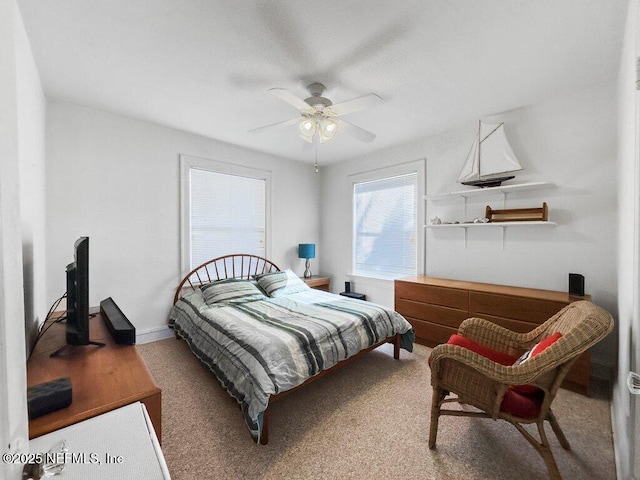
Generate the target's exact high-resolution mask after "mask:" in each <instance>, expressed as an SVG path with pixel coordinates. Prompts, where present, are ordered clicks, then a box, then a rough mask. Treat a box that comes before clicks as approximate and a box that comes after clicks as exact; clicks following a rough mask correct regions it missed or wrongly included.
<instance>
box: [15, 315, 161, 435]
mask: <svg viewBox="0 0 640 480" xmlns="http://www.w3.org/2000/svg"><path fill="white" fill-rule="evenodd" d="M49 321H52V320H49ZM89 331H90V332H91V337H92V338H93V339H94V340H98V341H100V342H104V343H105V346H104V347H91V348H88V349H86V350H82V349H69V350H67V351H66V352H65V354H64V355H60V356H58V357H57V358H51V357H50V356H49V355H50V354H51V352H53V351H55V350H59V349H60V346H61V345H64V344H65V343H66V338H65V326H64V325H63V324H62V323H58V324H55V325H52V326H51V329H50V330H48V331H47V333H46V334H45V335H43V336H42V338H41V339H40V341H39V342H38V344H37V345H36V346H35V348H34V350H33V352H32V354H31V358H30V359H29V361H28V362H27V386H28V387H31V386H34V385H38V384H40V383H44V382H49V381H51V380H54V379H56V378H60V377H69V378H71V386H72V389H73V392H72V393H73V395H72V401H71V405H69V406H68V407H66V408H62V409H60V410H57V411H55V412H51V413H47V414H46V415H43V416H42V417H38V418H34V419H32V420H29V438H35V437H39V436H41V435H44V434H46V433H49V432H53V431H54V430H58V429H60V428H63V427H66V426H68V425H72V424H75V423H78V422H81V421H83V420H86V419H88V418H91V417H95V416H97V415H100V414H101V413H105V412H110V411H111V410H115V409H117V408H120V407H122V406H124V405H128V404H130V403H135V402H138V401H139V402H142V403H144V404H145V406H146V408H147V410H148V412H149V417H150V418H151V422H152V423H153V426H154V428H155V430H156V435H157V437H158V440H160V442H162V434H161V430H162V427H161V425H162V392H161V390H160V388H159V387H158V385H157V384H156V382H155V381H154V379H153V377H152V376H151V373H150V372H149V369H148V368H147V366H146V365H145V363H144V360H143V359H142V356H141V355H140V352H138V349H137V347H136V346H135V345H118V344H116V342H115V341H114V340H113V337H112V336H111V333H110V332H109V330H108V329H107V327H106V325H105V323H104V320H103V318H102V316H101V315H100V314H99V313H98V314H97V315H96V316H95V317H93V318H91V320H90V322H89Z"/></svg>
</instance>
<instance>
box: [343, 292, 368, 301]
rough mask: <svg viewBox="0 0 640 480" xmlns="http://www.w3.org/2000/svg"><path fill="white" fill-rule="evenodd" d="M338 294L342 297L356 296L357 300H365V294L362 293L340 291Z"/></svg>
mask: <svg viewBox="0 0 640 480" xmlns="http://www.w3.org/2000/svg"><path fill="white" fill-rule="evenodd" d="M340 295H342V296H343V297H349V298H356V299H358V300H366V299H367V296H366V295H365V294H364V293H356V292H341V293H340Z"/></svg>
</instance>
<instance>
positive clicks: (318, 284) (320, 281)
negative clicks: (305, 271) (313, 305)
mask: <svg viewBox="0 0 640 480" xmlns="http://www.w3.org/2000/svg"><path fill="white" fill-rule="evenodd" d="M300 278H302V280H304V283H306V284H307V285H309V286H310V287H311V288H315V289H316V290H323V291H325V292H328V291H329V284H330V283H331V278H329V277H323V276H322V275H311V277H309V278H304V277H300Z"/></svg>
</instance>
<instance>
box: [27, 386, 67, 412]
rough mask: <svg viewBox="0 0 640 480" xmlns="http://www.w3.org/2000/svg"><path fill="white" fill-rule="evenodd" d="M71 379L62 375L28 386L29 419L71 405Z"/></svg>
mask: <svg viewBox="0 0 640 480" xmlns="http://www.w3.org/2000/svg"><path fill="white" fill-rule="evenodd" d="M71 396H72V391H71V379H70V378H69V377H61V378H57V379H55V380H52V381H50V382H46V383H40V384H38V385H34V386H33V387H29V388H27V410H28V413H29V420H32V419H34V418H38V417H41V416H42V415H45V414H47V413H50V412H55V411H56V410H60V409H61V408H65V407H68V406H69V405H71Z"/></svg>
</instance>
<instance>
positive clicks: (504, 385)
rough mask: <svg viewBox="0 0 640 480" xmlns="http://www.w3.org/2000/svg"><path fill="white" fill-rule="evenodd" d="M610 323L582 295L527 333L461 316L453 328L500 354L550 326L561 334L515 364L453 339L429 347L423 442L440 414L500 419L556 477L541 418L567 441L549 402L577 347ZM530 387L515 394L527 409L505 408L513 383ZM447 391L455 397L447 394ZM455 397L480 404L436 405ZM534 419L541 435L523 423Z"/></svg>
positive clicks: (514, 351)
mask: <svg viewBox="0 0 640 480" xmlns="http://www.w3.org/2000/svg"><path fill="white" fill-rule="evenodd" d="M612 328H613V319H612V318H611V315H609V313H608V312H606V311H605V310H603V309H602V308H600V307H598V306H597V305H595V304H593V303H591V302H588V301H579V302H574V303H572V304H570V305H568V306H566V307H565V308H563V309H562V310H561V311H559V312H558V313H557V314H556V315H554V316H553V317H551V318H550V319H549V320H547V321H546V322H545V323H543V324H542V325H540V326H539V327H537V328H536V329H534V330H532V331H531V332H529V333H524V334H523V333H515V332H512V331H510V330H507V329H505V328H503V327H501V326H499V325H496V324H494V323H491V322H489V321H487V320H483V319H481V318H469V319H467V320H465V321H464V322H462V324H461V325H460V328H459V330H458V334H459V335H461V336H463V337H464V338H466V339H469V340H471V341H473V342H475V343H477V344H480V345H483V346H485V347H489V348H490V349H491V350H493V351H496V352H500V354H502V355H504V354H510V355H512V356H513V358H517V356H518V355H520V354H521V353H522V352H523V351H525V350H527V349H529V348H531V347H532V346H533V345H534V344H536V343H538V342H540V341H541V340H543V339H545V338H548V337H549V336H550V335H551V334H553V333H554V332H560V333H561V334H562V335H561V337H560V338H559V339H558V340H557V341H556V342H555V343H553V344H552V345H551V346H549V347H548V348H546V349H544V350H543V351H542V352H541V353H539V354H538V355H536V356H534V357H532V358H530V359H529V360H527V361H526V362H524V363H521V364H519V365H517V366H512V365H510V366H506V365H504V364H500V363H495V362H493V361H491V360H489V358H487V357H486V356H483V355H479V354H478V353H475V352H474V351H472V350H470V349H468V348H464V347H462V346H459V345H451V344H443V345H438V346H437V347H435V348H434V349H433V351H432V352H431V356H430V357H429V365H430V366H431V385H432V387H433V400H432V405H431V426H430V432H429V448H434V447H435V444H436V436H437V433H438V420H439V417H440V415H454V416H472V417H483V418H491V419H493V420H497V419H502V420H506V421H507V422H509V423H511V424H512V425H514V426H515V427H516V428H517V429H518V431H519V432H520V433H521V434H522V435H523V436H524V437H525V438H526V439H527V440H528V441H529V443H530V444H531V445H532V446H533V447H534V448H535V449H536V450H537V451H538V453H540V455H541V456H542V458H543V459H544V462H545V464H546V466H547V470H548V472H549V476H550V478H552V479H560V478H562V477H561V476H560V472H559V470H558V466H557V465H556V462H555V459H554V457H553V453H552V451H551V448H550V445H549V441H548V440H547V436H546V434H545V431H544V421H545V420H547V421H548V422H549V423H550V424H551V428H552V429H553V431H554V433H555V434H556V436H557V437H558V440H559V442H560V444H561V445H562V447H563V448H565V449H566V450H570V449H571V447H570V445H569V442H568V441H567V439H566V437H565V436H564V434H563V432H562V430H561V429H560V425H559V424H558V421H557V420H556V417H555V416H554V414H553V412H552V411H551V403H552V402H553V399H554V398H555V396H556V392H557V391H558V388H560V385H561V383H562V380H563V379H564V377H565V375H566V374H567V372H568V371H569V369H570V368H571V366H572V365H573V363H574V362H575V360H576V359H577V358H578V357H579V356H580V354H581V353H583V352H584V351H586V350H587V349H588V348H590V347H591V346H593V345H594V344H596V343H597V342H598V341H600V340H601V339H602V338H604V337H605V336H606V335H607V334H608V333H609V332H610V331H611V329H612ZM523 385H526V387H525V388H529V389H531V390H535V393H534V392H531V391H530V392H529V393H528V394H527V395H520V396H521V397H522V398H525V400H527V401H533V402H535V408H534V409H533V411H532V412H531V411H530V412H529V413H527V414H526V415H525V414H518V415H516V414H514V412H513V410H511V412H510V413H509V412H508V411H505V410H509V409H505V405H504V403H505V402H506V400H505V395H506V399H507V400H509V399H510V398H511V396H513V395H514V393H513V392H514V391H516V390H517V389H518V386H520V388H522V386H523ZM451 393H453V394H455V395H456V397H450V398H447V397H448V396H449V395H450V394H451ZM448 402H457V403H459V404H461V405H471V406H473V407H476V408H477V409H480V411H475V409H473V410H472V409H468V408H465V409H462V410H460V409H456V410H452V409H443V408H442V405H443V404H444V403H448ZM533 423H535V424H536V425H537V427H538V433H539V435H540V439H541V441H538V440H537V439H536V438H535V437H534V436H533V435H532V434H531V433H529V432H528V431H527V430H526V429H525V428H524V427H523V424H533Z"/></svg>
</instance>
